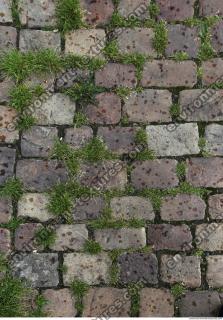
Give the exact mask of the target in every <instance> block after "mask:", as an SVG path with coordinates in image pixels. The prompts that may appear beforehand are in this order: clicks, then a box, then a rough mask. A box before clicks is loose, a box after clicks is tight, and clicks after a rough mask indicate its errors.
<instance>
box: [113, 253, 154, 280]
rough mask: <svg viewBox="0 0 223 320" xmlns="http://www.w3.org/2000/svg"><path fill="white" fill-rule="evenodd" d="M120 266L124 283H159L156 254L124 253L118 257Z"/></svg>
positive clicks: (121, 278)
mask: <svg viewBox="0 0 223 320" xmlns="http://www.w3.org/2000/svg"><path fill="white" fill-rule="evenodd" d="M118 266H119V270H120V276H119V279H120V282H122V283H131V282H135V283H136V282H140V281H143V282H144V283H145V282H146V283H150V284H157V283H158V278H157V276H158V261H157V258H156V256H155V255H154V254H150V253H145V254H143V253H124V254H122V255H121V256H119V257H118Z"/></svg>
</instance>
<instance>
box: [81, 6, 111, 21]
mask: <svg viewBox="0 0 223 320" xmlns="http://www.w3.org/2000/svg"><path fill="white" fill-rule="evenodd" d="M80 5H81V7H82V9H83V10H84V20H85V22H86V23H87V24H89V25H92V26H98V25H102V24H106V23H108V22H109V21H110V19H111V17H112V14H113V12H114V4H113V2H112V0H106V1H104V0H95V1H91V0H80Z"/></svg>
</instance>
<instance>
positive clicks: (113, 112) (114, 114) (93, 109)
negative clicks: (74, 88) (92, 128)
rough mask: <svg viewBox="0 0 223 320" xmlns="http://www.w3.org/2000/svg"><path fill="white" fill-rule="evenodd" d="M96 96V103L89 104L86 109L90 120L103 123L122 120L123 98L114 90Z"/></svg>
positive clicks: (113, 122)
mask: <svg viewBox="0 0 223 320" xmlns="http://www.w3.org/2000/svg"><path fill="white" fill-rule="evenodd" d="M95 98H96V105H93V104H89V105H88V106H87V107H86V109H85V114H86V116H87V118H88V119H89V121H90V122H91V123H95V124H102V125H103V124H117V123H118V122H119V121H120V120H121V99H120V98H119V97H118V96H117V95H116V94H114V93H112V92H103V93H99V94H97V95H96V97H95ZM111 106H112V108H111Z"/></svg>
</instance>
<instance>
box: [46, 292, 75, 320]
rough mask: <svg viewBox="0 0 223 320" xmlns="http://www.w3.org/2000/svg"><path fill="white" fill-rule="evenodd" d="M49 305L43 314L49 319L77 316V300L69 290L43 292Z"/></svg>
mask: <svg viewBox="0 0 223 320" xmlns="http://www.w3.org/2000/svg"><path fill="white" fill-rule="evenodd" d="M42 295H43V297H44V298H45V299H46V300H47V303H46V304H45V305H44V306H43V312H44V313H46V315H47V316H48V317H74V316H76V314H77V310H76V308H75V298H74V297H73V295H72V293H71V291H70V290H69V289H67V288H64V289H59V290H53V289H47V290H44V291H43V292H42Z"/></svg>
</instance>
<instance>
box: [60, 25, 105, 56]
mask: <svg viewBox="0 0 223 320" xmlns="http://www.w3.org/2000/svg"><path fill="white" fill-rule="evenodd" d="M105 39H106V34H105V31H104V30H103V29H79V30H74V31H72V32H70V33H68V34H66V35H65V53H66V54H69V53H72V54H76V55H82V56H89V57H95V56H98V55H99V56H100V57H103V54H102V50H103V49H104V46H105ZM99 44H100V45H99Z"/></svg>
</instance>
